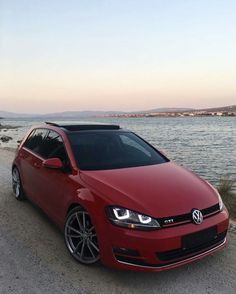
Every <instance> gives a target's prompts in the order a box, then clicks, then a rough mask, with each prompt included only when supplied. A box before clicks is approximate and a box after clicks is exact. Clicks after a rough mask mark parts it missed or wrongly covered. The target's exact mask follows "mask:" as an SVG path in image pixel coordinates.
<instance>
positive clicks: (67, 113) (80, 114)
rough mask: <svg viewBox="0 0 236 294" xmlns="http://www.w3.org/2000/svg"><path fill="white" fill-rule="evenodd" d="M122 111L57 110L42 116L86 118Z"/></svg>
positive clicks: (120, 112)
mask: <svg viewBox="0 0 236 294" xmlns="http://www.w3.org/2000/svg"><path fill="white" fill-rule="evenodd" d="M124 113H125V112H122V111H65V112H55V113H47V114H44V115H42V116H41V117H47V118H58V117H65V118H72V117H79V118H86V117H96V116H104V115H115V114H124Z"/></svg>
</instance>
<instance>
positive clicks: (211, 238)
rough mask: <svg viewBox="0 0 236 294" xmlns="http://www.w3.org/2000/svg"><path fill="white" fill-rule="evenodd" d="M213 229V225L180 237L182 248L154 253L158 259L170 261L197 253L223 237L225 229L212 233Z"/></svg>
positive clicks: (218, 241)
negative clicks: (221, 231)
mask: <svg viewBox="0 0 236 294" xmlns="http://www.w3.org/2000/svg"><path fill="white" fill-rule="evenodd" d="M214 230H215V227H213V228H211V229H207V230H203V231H201V232H198V233H194V234H190V235H187V236H184V237H183V239H182V243H183V244H182V248H180V249H176V250H171V251H165V252H158V253H156V255H157V257H158V259H159V260H160V261H170V260H176V259H179V258H183V257H185V256H193V255H197V254H198V253H201V252H202V251H204V250H206V249H208V248H211V247H213V246H214V245H217V244H218V243H220V242H222V241H223V240H224V239H225V237H226V233H227V231H224V232H223V233H219V234H217V233H216V234H214ZM207 236H208V237H207ZM186 237H187V239H186Z"/></svg>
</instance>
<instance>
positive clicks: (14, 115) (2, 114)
mask: <svg viewBox="0 0 236 294" xmlns="http://www.w3.org/2000/svg"><path fill="white" fill-rule="evenodd" d="M35 116H38V115H37V114H28V113H15V112H9V111H1V110H0V117H1V118H17V117H18V118H24V117H35Z"/></svg>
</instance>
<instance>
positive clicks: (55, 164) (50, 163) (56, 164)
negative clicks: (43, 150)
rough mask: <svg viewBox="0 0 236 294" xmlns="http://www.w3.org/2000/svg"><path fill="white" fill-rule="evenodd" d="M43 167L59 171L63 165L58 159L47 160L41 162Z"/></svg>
mask: <svg viewBox="0 0 236 294" xmlns="http://www.w3.org/2000/svg"><path fill="white" fill-rule="evenodd" d="M43 167H46V168H52V169H60V168H62V167H63V163H62V161H61V160H60V159H59V158H49V159H46V160H44V161H43Z"/></svg>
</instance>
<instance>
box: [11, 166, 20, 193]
mask: <svg viewBox="0 0 236 294" xmlns="http://www.w3.org/2000/svg"><path fill="white" fill-rule="evenodd" d="M12 188H13V192H14V194H15V197H16V198H19V197H20V191H21V181H20V175H19V172H18V170H17V168H14V169H13V171H12Z"/></svg>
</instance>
